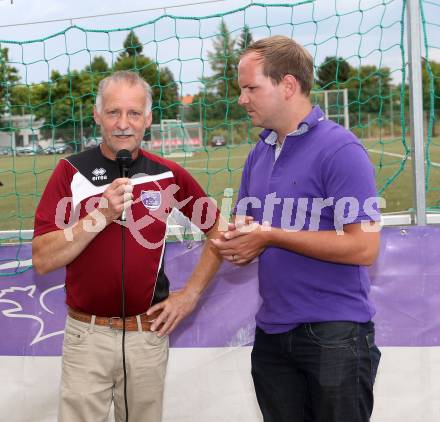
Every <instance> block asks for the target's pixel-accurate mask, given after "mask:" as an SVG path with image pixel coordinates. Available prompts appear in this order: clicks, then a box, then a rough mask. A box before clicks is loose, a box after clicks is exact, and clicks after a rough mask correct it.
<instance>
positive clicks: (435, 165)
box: [367, 149, 440, 167]
mask: <svg viewBox="0 0 440 422" xmlns="http://www.w3.org/2000/svg"><path fill="white" fill-rule="evenodd" d="M367 151H368V152H373V153H375V154H382V155H387V156H388V157H396V158H405V156H404V155H402V154H396V153H395V152H386V151H381V150H379V149H367ZM408 160H411V157H408ZM425 162H426V161H425ZM431 166H432V167H440V163H434V162H433V161H431Z"/></svg>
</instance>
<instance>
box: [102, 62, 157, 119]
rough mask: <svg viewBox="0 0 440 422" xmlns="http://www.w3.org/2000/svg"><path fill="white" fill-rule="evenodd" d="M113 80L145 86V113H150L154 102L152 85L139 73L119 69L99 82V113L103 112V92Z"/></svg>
mask: <svg viewBox="0 0 440 422" xmlns="http://www.w3.org/2000/svg"><path fill="white" fill-rule="evenodd" d="M111 82H114V83H121V82H124V83H126V84H128V85H130V86H133V85H140V86H141V87H142V88H144V90H145V97H146V109H145V113H146V114H148V113H150V111H151V106H152V104H153V99H152V96H151V87H150V85H148V83H147V82H145V80H144V79H142V78H141V77H140V76H139V75H138V74H137V73H135V72H131V71H130V70H119V71H117V72H115V73H113V74H112V75H110V76H107V77H106V78H104V79H103V80H102V81H101V82H99V85H98V93H97V94H96V109H97V110H98V113H101V111H102V99H103V98H102V97H103V93H104V91H105V89H106V88H107V86H108V85H109V84H110V83H111Z"/></svg>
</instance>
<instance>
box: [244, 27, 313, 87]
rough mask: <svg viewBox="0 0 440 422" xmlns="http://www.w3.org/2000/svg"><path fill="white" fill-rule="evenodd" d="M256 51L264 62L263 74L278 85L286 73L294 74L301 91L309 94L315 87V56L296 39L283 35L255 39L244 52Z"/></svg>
mask: <svg viewBox="0 0 440 422" xmlns="http://www.w3.org/2000/svg"><path fill="white" fill-rule="evenodd" d="M252 52H255V53H257V54H258V55H259V56H260V57H261V60H262V62H263V74H264V75H265V76H266V77H269V78H270V79H272V81H273V83H274V84H276V85H278V84H279V83H280V82H281V81H282V80H283V78H284V76H286V75H292V76H294V77H295V78H296V80H297V81H298V82H299V85H300V86H301V92H302V93H303V94H304V95H306V96H308V95H309V94H310V91H311V89H312V87H313V80H314V76H313V58H312V56H311V54H310V53H309V52H308V51H307V50H306V49H305V48H304V47H302V46H301V45H299V44H298V43H297V42H296V41H294V40H292V39H291V38H289V37H285V36H283V35H275V36H273V37H268V38H263V39H261V40H258V41H255V42H253V43H252V44H250V45H249V47H248V48H247V49H246V50H245V51H244V52H243V54H242V57H243V56H245V55H246V54H249V53H252Z"/></svg>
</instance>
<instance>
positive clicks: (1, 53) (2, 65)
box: [0, 45, 20, 117]
mask: <svg viewBox="0 0 440 422" xmlns="http://www.w3.org/2000/svg"><path fill="white" fill-rule="evenodd" d="M19 80H20V77H19V74H18V70H17V69H16V68H15V67H13V66H11V65H10V64H9V50H8V48H6V47H5V48H2V47H1V45H0V117H1V116H2V115H3V114H4V113H6V112H10V111H11V110H10V108H11V100H12V98H11V90H12V88H13V87H14V85H15V84H16V83H17V82H18V81H19Z"/></svg>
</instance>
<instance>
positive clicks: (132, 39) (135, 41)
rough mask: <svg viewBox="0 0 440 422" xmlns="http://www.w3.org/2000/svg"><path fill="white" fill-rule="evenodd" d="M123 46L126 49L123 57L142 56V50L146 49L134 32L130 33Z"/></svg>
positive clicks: (122, 54)
mask: <svg viewBox="0 0 440 422" xmlns="http://www.w3.org/2000/svg"><path fill="white" fill-rule="evenodd" d="M122 46H123V47H124V51H123V52H122V53H121V56H122V57H124V56H128V57H134V56H140V55H141V54H142V50H143V49H144V47H143V45H142V43H141V42H140V40H139V38H138V37H137V35H136V34H135V33H134V31H133V30H131V31H130V32H129V34H128V35H127V38H125V40H124V43H123V44H122Z"/></svg>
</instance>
